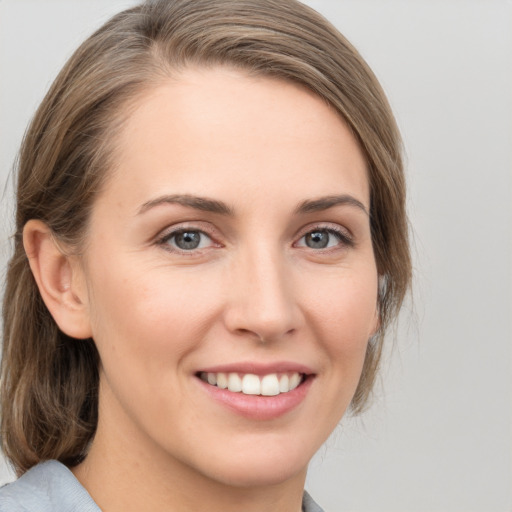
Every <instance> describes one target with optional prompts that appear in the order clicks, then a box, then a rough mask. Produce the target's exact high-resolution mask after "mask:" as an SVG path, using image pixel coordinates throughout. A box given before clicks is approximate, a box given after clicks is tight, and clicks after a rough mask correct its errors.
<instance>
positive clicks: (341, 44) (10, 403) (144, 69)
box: [0, 0, 410, 512]
mask: <svg viewBox="0 0 512 512" xmlns="http://www.w3.org/2000/svg"><path fill="white" fill-rule="evenodd" d="M404 205H405V190H404V178H403V170H402V162H401V156H400V141H399V135H398V131H397V128H396V125H395V122H394V120H393V117H392V114H391V112H390V110H389V106H388V104H387V101H386V99H385V96H384V94H383V92H382V90H381V88H380V86H379V85H378V83H377V81H376V79H375V77H374V76H373V74H372V73H371V71H370V70H369V69H368V67H367V65H366V64H365V63H364V61H363V60H362V59H361V57H360V56H359V55H358V54H357V52H356V51H355V50H354V48H353V47H351V46H350V44H349V43H348V42H347V41H346V40H345V39H344V38H343V37H342V36H341V35H340V34H339V33H338V32H337V31H336V30H335V29H334V28H333V27H332V26H331V25H329V24H328V22H326V21H325V20H324V19H323V18H321V17H320V16H319V15H318V14H316V13H315V12H314V11H312V10H311V9H309V8H307V7H305V6H303V5H302V4H300V3H298V2H296V1H294V0H286V1H282V0H280V1H274V0H243V1H240V0H237V1H236V2H235V1H226V0H197V1H193V2H190V1H185V0H173V1H170V0H165V1H163V0H160V1H150V2H147V3H145V4H143V5H141V6H139V7H135V8H133V9H129V10H127V11H125V12H122V13H120V14H119V15H117V16H115V17H114V18H113V19H112V20H110V21H109V22H107V23H106V24H105V25H104V26H103V27H102V28H100V29H99V30H98V31H97V32H96V33H95V34H93V35H92V36H91V37H90V38H89V39H88V40H87V41H86V42H85V43H84V44H83V45H82V46H81V47H80V48H79V49H78V50H77V52H76V53H75V54H74V55H73V56H72V58H71V59H70V61H69V62H68V63H67V64H66V66H65V67H64V69H63V70H62V72H61V73H60V75H59V76H58V78H57V79H56V81H55V83H54V84H53V86H52V87H51V89H50V91H49V92H48V94H47V96H46V98H45V99H44V101H43V103H42V104H41V106H40V108H39V110H38V112H37V114H36V116H35V118H34V120H33V122H32V124H31V126H30V128H29V131H28V132H27V135H26V137H25V140H24V142H23V146H22V149H21V153H20V159H19V169H18V193H17V221H16V222H17V232H16V237H15V253H14V256H13V258H12V260H11V263H10V266H9V270H8V276H7V288H6V294H5V299H4V348H3V359H2V441H3V449H4V452H5V453H6V455H7V457H8V458H9V459H10V460H11V462H12V463H13V465H14V467H15V468H16V470H17V473H18V475H19V476H20V478H19V479H18V480H17V482H15V483H13V484H10V485H7V486H5V487H3V488H2V489H1V490H0V510H38V511H41V510H88V511H98V510H105V511H109V512H110V511H114V512H115V511H117V510H124V511H130V510H161V509H168V510H173V511H188V510H201V509H206V508H207V509H208V510H217V509H218V510H228V511H229V510H247V511H251V510H279V511H290V512H297V511H298V510H301V507H302V510H306V511H310V512H311V511H315V510H320V508H319V507H318V506H317V505H316V504H315V503H314V502H313V500H312V499H311V498H310V497H309V496H308V495H307V494H306V493H304V491H303V489H304V481H305V476H306V470H307V465H308V462H309V460H310V459H311V457H312V456H313V454H314V453H315V452H316V450H317V449H318V448H319V447H320V446H321V444H322V443H323V442H324V441H325V440H326V439H327V437H328V436H329V434H330V432H331V431H332V430H333V429H334V427H335V426H336V424H337V423H338V422H339V420H340V419H341V417H342V415H343V414H344V412H345V411H346V410H347V409H348V408H349V407H350V408H351V409H352V410H353V411H354V412H356V413H357V412H359V411H361V410H362V409H363V407H364V406H365V404H366V403H367V400H368V397H369V394H370V392H371V388H372V384H373V381H374V378H375V374H376V371H377V368H378V362H379V356H380V352H381V348H382V341H383V335H384V332H385V330H386V328H387V327H388V325H389V323H390V322H391V321H392V320H393V318H394V317H395V316H396V314H397V313H398V310H399V308H400V305H401V303H402V300H403V297H404V294H405V292H406V290H407V287H408V285H409V280H410V259H409V252H408V244H407V221H406V214H405V206H404Z"/></svg>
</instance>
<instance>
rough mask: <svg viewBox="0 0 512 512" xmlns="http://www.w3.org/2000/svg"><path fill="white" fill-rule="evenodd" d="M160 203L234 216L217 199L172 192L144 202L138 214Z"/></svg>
mask: <svg viewBox="0 0 512 512" xmlns="http://www.w3.org/2000/svg"><path fill="white" fill-rule="evenodd" d="M161 204H179V205H182V206H187V207H189V208H194V209H195V210H201V211H203V212H210V213H218V214H220V215H227V216H230V217H233V216H234V211H233V209H232V208H230V207H229V206H228V205H227V204H226V203H223V202H222V201H217V200H215V199H208V198H207V197H197V196H191V195H189V194H173V195H165V196H161V197H157V198H156V199H152V200H151V201H148V202H147V203H144V204H143V205H142V206H141V207H140V208H139V211H138V214H139V215H140V214H141V213H145V212H147V211H148V210H150V209H151V208H154V207H155V206H159V205H161Z"/></svg>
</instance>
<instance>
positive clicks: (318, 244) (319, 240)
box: [306, 231, 329, 249]
mask: <svg viewBox="0 0 512 512" xmlns="http://www.w3.org/2000/svg"><path fill="white" fill-rule="evenodd" d="M328 243H329V235H328V234H327V233H326V232H325V231H313V232H312V233H308V234H307V235H306V245H307V246H308V247H311V248H312V249H323V248H324V247H327V244H328Z"/></svg>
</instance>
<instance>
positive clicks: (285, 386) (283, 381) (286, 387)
mask: <svg viewBox="0 0 512 512" xmlns="http://www.w3.org/2000/svg"><path fill="white" fill-rule="evenodd" d="M289 383H290V379H289V378H288V375H286V373H285V374H284V375H281V378H280V379H279V391H280V392H281V393H286V392H287V391H290V384H289Z"/></svg>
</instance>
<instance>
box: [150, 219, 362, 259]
mask: <svg viewBox="0 0 512 512" xmlns="http://www.w3.org/2000/svg"><path fill="white" fill-rule="evenodd" d="M315 232H317V233H318V232H322V233H328V234H329V235H333V236H334V237H335V238H336V239H337V240H338V242H339V244H337V245H336V246H335V247H327V248H319V249H314V248H311V247H307V246H305V245H297V244H298V243H299V242H300V241H301V240H302V239H304V238H305V237H306V236H307V235H310V234H313V233H315ZM184 233H199V234H200V235H201V236H202V237H203V236H205V237H207V238H208V239H210V240H211V242H212V245H213V246H216V247H222V245H221V244H219V243H216V242H215V241H214V237H213V236H212V235H210V234H209V233H207V232H206V231H205V230H203V229H199V228H197V227H194V226H191V227H181V228H178V229H174V230H172V231H168V232H165V233H164V234H162V235H161V236H160V237H158V239H157V240H156V243H157V245H159V246H162V247H163V248H164V249H165V250H167V251H169V252H172V253H178V254H183V255H188V256H193V255H197V254H198V253H200V251H201V252H202V249H204V248H197V249H196V248H193V249H189V250H187V249H180V248H179V247H176V246H171V245H170V243H169V242H170V241H171V240H173V239H174V240H175V238H176V237H177V236H179V235H180V234H184ZM339 245H341V247H342V248H343V247H344V248H347V247H348V248H351V247H354V245H355V242H354V240H353V238H352V236H351V235H350V234H348V233H347V232H346V230H343V229H341V228H338V227H334V226H322V225H318V226H314V227H313V228H311V229H308V230H307V231H305V232H303V234H302V235H301V236H300V238H299V239H298V241H297V242H295V243H294V246H295V247H297V246H298V247H304V248H306V249H308V248H309V249H311V250H313V251H315V252H328V251H335V250H339V249H340V247H339Z"/></svg>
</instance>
